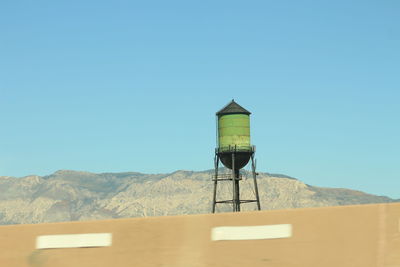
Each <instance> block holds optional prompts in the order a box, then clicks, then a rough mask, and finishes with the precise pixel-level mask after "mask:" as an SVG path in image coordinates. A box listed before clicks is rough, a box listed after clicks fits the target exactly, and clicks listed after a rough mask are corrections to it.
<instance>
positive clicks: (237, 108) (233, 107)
mask: <svg viewBox="0 0 400 267" xmlns="http://www.w3.org/2000/svg"><path fill="white" fill-rule="evenodd" d="M226 114H247V115H250V114H251V112H250V111H248V110H247V109H245V108H243V107H242V106H241V105H239V104H238V103H236V102H235V100H233V99H232V101H231V102H229V103H228V104H227V105H226V106H225V107H223V108H222V109H221V110H220V111H218V112H217V113H216V115H217V116H222V115H226Z"/></svg>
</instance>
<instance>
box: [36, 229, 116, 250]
mask: <svg viewBox="0 0 400 267" xmlns="http://www.w3.org/2000/svg"><path fill="white" fill-rule="evenodd" d="M111 243H112V234H111V233H99V234H97V233H96V234H71V235H42V236H38V237H37V238H36V249H46V248H85V247H108V246H111Z"/></svg>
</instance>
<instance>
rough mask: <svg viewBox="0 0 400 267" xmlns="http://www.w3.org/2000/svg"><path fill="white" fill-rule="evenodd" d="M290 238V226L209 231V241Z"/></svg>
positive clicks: (221, 228)
mask: <svg viewBox="0 0 400 267" xmlns="http://www.w3.org/2000/svg"><path fill="white" fill-rule="evenodd" d="M291 236H292V225H291V224H274V225H259V226H221V227H214V228H213V229H212V230H211V240H213V241H218V240H257V239H274V238H288V237H291Z"/></svg>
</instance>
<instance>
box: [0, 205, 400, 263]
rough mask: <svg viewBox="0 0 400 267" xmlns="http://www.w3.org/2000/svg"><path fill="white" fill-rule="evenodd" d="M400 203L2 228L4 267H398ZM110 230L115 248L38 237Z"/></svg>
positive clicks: (0, 242)
mask: <svg viewBox="0 0 400 267" xmlns="http://www.w3.org/2000/svg"><path fill="white" fill-rule="evenodd" d="M399 219H400V204H397V203H395V204H377V205H359V206H341V207H329V208H310V209H292V210H276V211H257V212H243V213H221V214H207V215H187V216H173V217H151V218H134V219H115V220H107V221H89V222H68V223H50V224H37V225H11V226H0V266H1V267H50V266H51V267H54V266H57V267H64V266H96V267H103V266H104V267H105V266H107V267H108V266H111V267H120V266H158V267H161V266H179V267H180V266H182V267H191V266H199V267H200V266H218V267H224V266H271V267H275V266H279V267H292V266H304V267H314V266H315V267H346V266H349V267H350V266H351V267H356V266H360V267H369V266H371V267H372V266H374V267H384V266H386V267H389V266H390V267H394V266H400V225H399ZM275 224H291V225H292V235H291V237H288V238H280V239H262V240H229V241H212V240H211V229H212V228H213V227H218V226H256V225H275ZM83 233H111V234H112V245H111V246H109V247H91V248H56V249H36V247H35V242H36V238H37V237H38V236H42V235H59V234H83Z"/></svg>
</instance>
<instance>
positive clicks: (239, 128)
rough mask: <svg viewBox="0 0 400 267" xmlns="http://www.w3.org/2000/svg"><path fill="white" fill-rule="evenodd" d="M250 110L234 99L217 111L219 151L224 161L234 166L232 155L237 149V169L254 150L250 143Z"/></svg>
mask: <svg viewBox="0 0 400 267" xmlns="http://www.w3.org/2000/svg"><path fill="white" fill-rule="evenodd" d="M250 114H251V113H250V112H249V111H248V110H246V109H245V108H243V107H242V106H240V105H239V104H238V103H236V102H235V101H234V100H232V101H231V102H230V103H229V104H228V105H226V106H225V107H224V108H222V109H221V110H220V111H218V112H217V114H216V115H217V120H218V141H217V142H218V145H217V146H218V151H219V153H220V154H221V161H222V163H223V164H224V165H225V166H226V167H228V168H230V169H231V168H232V155H231V153H232V152H233V151H235V155H236V160H235V169H240V168H242V167H244V166H245V165H246V164H247V163H248V161H249V159H250V153H251V151H252V146H251V143H250Z"/></svg>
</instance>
